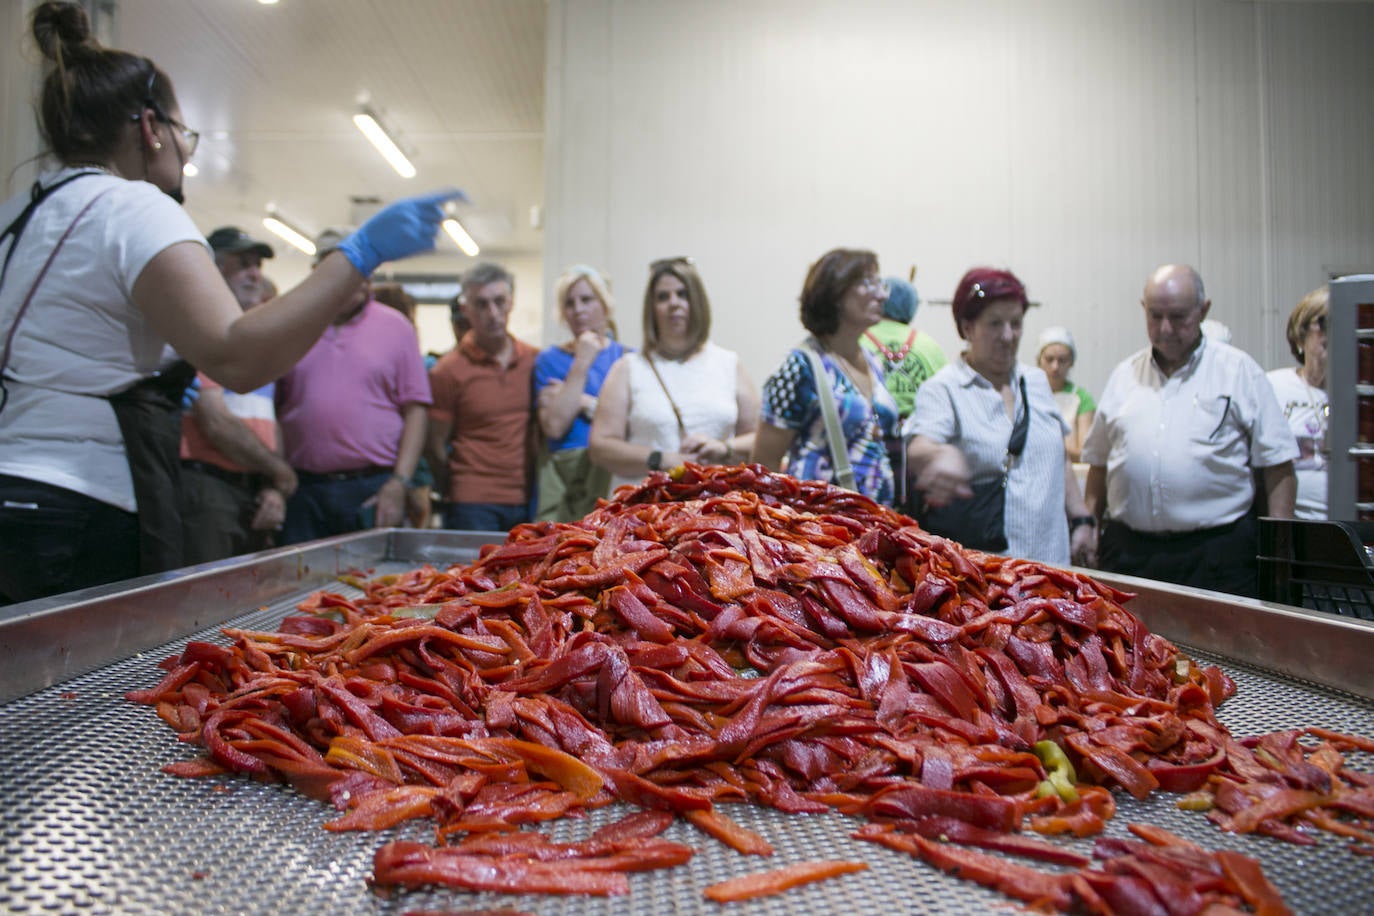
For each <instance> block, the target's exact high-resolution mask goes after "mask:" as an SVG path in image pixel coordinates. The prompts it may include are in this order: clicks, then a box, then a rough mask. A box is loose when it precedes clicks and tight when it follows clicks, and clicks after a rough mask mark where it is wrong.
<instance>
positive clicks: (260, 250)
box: [205, 226, 276, 258]
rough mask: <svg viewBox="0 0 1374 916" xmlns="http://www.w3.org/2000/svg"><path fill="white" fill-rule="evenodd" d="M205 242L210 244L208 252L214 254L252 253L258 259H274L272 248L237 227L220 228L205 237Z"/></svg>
mask: <svg viewBox="0 0 1374 916" xmlns="http://www.w3.org/2000/svg"><path fill="white" fill-rule="evenodd" d="M205 241H207V242H209V243H210V250H212V251H214V252H215V253H216V254H219V253H221V252H225V253H228V252H238V251H254V252H257V255H258V257H260V258H271V257H275V256H276V255H275V253H274V252H273V251H272V246H271V245H269V244H267V243H266V242H260V241H258V240H257V239H255V238H253V237H252V236H251V235H249V234H248V233H246V232H244V231H243V230H242V229H240V228H239V227H238V226H220V227H219V228H218V229H216V230H215V231H214V232H212V233H210V234H209V235H208V236H206V238H205Z"/></svg>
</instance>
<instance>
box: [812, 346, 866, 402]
mask: <svg viewBox="0 0 1374 916" xmlns="http://www.w3.org/2000/svg"><path fill="white" fill-rule="evenodd" d="M821 346H823V347H824V346H825V345H824V344H822V345H821ZM825 350H826V352H827V353H829V354H830V355H831V356H833V357H835V367H836V368H837V369H839V370H840V372H841V373H842V374H843V375H844V377H845V378H847V379H849V384H851V385H853V386H854V387H855V388H856V389H857V390H858V392H859V393H860V394H862V395H863V396H864V397H865V398H867V399H868V400H870V401H871V400H873V373H872V372H870V371H869V370H868V361H867V360H865V359H863V357H862V356H860V358H859V360H860V365H858V366H856V365H854V364H853V363H851V362H850V361H849V360H848V359H846V358H845V357H844V356H842V355H840V354H839V353H838V352H836V351H835V350H833V349H831V348H830V347H825ZM860 379H862V381H860Z"/></svg>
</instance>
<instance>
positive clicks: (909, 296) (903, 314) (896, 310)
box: [883, 277, 921, 324]
mask: <svg viewBox="0 0 1374 916" xmlns="http://www.w3.org/2000/svg"><path fill="white" fill-rule="evenodd" d="M883 282H884V283H886V284H887V290H888V292H887V301H886V302H884V303H883V314H884V315H885V316H887V317H888V318H891V319H892V320H893V321H900V322H901V323H902V324H910V323H911V319H913V318H915V317H916V306H918V305H920V304H921V297H920V296H918V295H917V294H916V287H914V286H912V285H911V284H910V283H908V282H906V281H905V280H903V279H901V278H900V277H888V278H887V279H886V280H884V281H883Z"/></svg>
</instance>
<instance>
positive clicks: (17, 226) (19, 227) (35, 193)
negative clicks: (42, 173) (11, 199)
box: [0, 172, 97, 286]
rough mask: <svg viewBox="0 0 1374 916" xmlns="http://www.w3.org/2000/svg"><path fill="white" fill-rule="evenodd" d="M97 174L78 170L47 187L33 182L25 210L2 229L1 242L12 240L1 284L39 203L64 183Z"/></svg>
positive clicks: (0, 279)
mask: <svg viewBox="0 0 1374 916" xmlns="http://www.w3.org/2000/svg"><path fill="white" fill-rule="evenodd" d="M95 174H97V173H96V172H77V173H76V174H75V175H68V176H67V177H66V178H63V179H62V180H61V181H56V182H53V183H52V184H50V185H48V186H47V187H46V188H45V187H43V186H42V185H41V184H39V183H38V182H36V181H35V182H34V183H33V188H32V189H30V191H29V202H28V204H26V205H25V206H24V209H23V210H20V211H19V215H18V216H16V217H15V218H14V221H13V222H11V223H10V224H9V225H8V226H6V227H5V228H4V229H3V230H0V242H4V240H5V239H9V240H10V247H9V250H7V251H6V252H5V264H4V266H3V267H0V286H4V285H5V274H7V273H9V269H10V258H12V257H13V256H14V249H16V248H18V247H19V236H21V235H23V234H24V229H25V227H26V226H28V224H29V217H31V216H33V211H35V210H37V209H38V205H39V204H41V203H42V202H43V201H45V200H47V199H48V197H49V196H51V195H52V193H53V192H54V191H56V190H57V189H58V188H60V187H62V186H63V185H66V184H70V183H71V182H73V181H76V179H78V178H85V177H86V176H87V175H95Z"/></svg>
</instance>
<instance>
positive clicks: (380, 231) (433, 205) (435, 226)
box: [339, 188, 468, 277]
mask: <svg viewBox="0 0 1374 916" xmlns="http://www.w3.org/2000/svg"><path fill="white" fill-rule="evenodd" d="M467 199H468V197H467V195H466V194H464V193H463V192H462V191H460V190H458V189H457V188H448V189H447V190H444V191H435V192H434V193H431V194H425V195H423V196H421V197H408V198H406V199H405V200H398V201H396V202H395V203H392V204H388V205H387V206H385V207H383V208H382V209H381V210H379V211H377V213H376V215H375V216H373V217H372V219H370V220H368V221H367V222H365V223H363V225H362V227H361V228H360V229H359V230H358V231H357V232H355V233H353V234H352V235H350V236H349V237H348V238H346V239H344V240H343V241H342V242H340V243H339V251H342V252H343V253H344V257H346V258H348V260H349V262H350V263H351V264H352V265H353V266H354V267H356V268H357V269H358V272H359V273H360V274H362V275H363V276H364V277H370V276H372V272H373V271H374V270H376V269H377V265H379V264H381V263H383V262H384V261H395V260H398V259H400V258H407V257H410V256H411V255H413V254H419V253H420V252H422V251H430V250H432V249H433V248H434V234H435V233H436V232H438V231H439V224H440V223H442V222H443V221H444V204H445V203H447V202H448V201H450V200H463V201H465V200H467Z"/></svg>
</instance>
